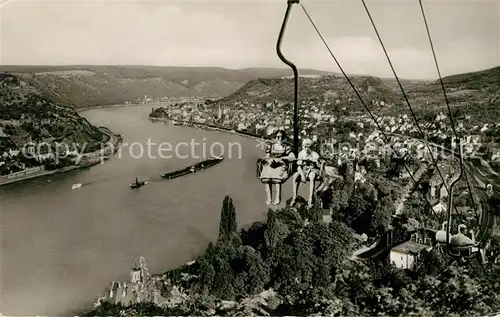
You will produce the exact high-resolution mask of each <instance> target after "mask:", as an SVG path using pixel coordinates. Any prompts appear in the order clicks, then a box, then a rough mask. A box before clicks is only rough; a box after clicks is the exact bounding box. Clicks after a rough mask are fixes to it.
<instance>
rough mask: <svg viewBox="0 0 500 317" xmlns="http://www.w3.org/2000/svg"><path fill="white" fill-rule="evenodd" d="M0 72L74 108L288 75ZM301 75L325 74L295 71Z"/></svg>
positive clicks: (71, 69)
mask: <svg viewBox="0 0 500 317" xmlns="http://www.w3.org/2000/svg"><path fill="white" fill-rule="evenodd" d="M2 69H3V72H8V73H12V74H15V75H17V76H20V77H21V78H23V80H25V81H27V82H28V83H30V84H31V85H33V86H35V87H37V88H38V89H40V90H42V91H44V93H45V94H46V95H47V96H48V97H50V98H53V99H54V100H55V101H57V102H59V103H62V104H66V105H71V106H73V107H75V108H77V109H78V108H85V107H92V106H96V105H107V104H118V103H124V102H127V101H128V102H133V101H137V100H138V99H139V98H142V97H144V96H146V95H147V96H148V97H151V98H161V97H170V98H180V97H205V98H220V97H223V96H226V95H229V94H231V93H233V92H234V91H236V90H237V89H239V88H240V87H242V86H243V85H244V84H245V83H247V82H248V81H251V80H254V79H256V78H267V77H283V76H289V75H291V74H292V72H291V70H289V69H286V68H283V69H281V68H245V69H237V70H232V69H225V68H219V67H162V66H135V65H132V66H95V65H69V66H3V67H2ZM300 73H301V75H328V74H331V73H330V72H325V71H317V70H310V69H303V70H300Z"/></svg>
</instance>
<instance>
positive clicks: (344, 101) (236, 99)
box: [218, 75, 402, 111]
mask: <svg viewBox="0 0 500 317" xmlns="http://www.w3.org/2000/svg"><path fill="white" fill-rule="evenodd" d="M352 81H353V83H354V85H355V87H356V88H357V89H358V91H359V92H360V94H361V95H362V96H363V98H364V100H365V102H366V103H367V104H369V105H370V104H372V102H376V101H378V105H379V106H381V107H384V105H385V106H388V105H395V104H397V103H398V102H400V101H401V100H402V98H401V96H400V94H398V90H397V89H396V88H395V87H394V84H393V83H392V82H391V81H387V80H382V79H379V78H376V77H369V76H359V77H353V78H352ZM299 91H300V95H299V99H300V102H301V103H302V104H320V105H324V106H326V107H329V106H331V107H334V105H341V106H342V107H346V108H348V109H349V110H350V111H364V107H363V106H362V104H361V103H360V102H359V100H358V98H357V96H356V94H355V93H354V91H353V89H352V88H351V86H350V85H349V83H348V82H347V81H346V80H345V79H344V77H342V76H340V75H329V76H322V77H318V78H301V79H300V81H299ZM293 96H294V84H293V79H292V78H271V79H256V80H252V81H250V82H248V83H247V84H245V85H244V86H243V87H241V88H240V89H239V90H237V91H236V92H235V93H233V94H231V95H229V96H226V97H224V98H222V99H219V100H218V103H222V104H229V105H230V104H235V103H244V102H248V103H256V104H262V103H267V102H273V101H275V100H276V101H280V102H293V98H294V97H293ZM381 101H383V104H382V105H381V103H380V102H381Z"/></svg>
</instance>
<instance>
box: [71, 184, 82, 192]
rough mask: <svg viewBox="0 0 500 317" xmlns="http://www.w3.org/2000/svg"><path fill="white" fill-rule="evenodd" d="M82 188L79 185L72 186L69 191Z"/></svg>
mask: <svg viewBox="0 0 500 317" xmlns="http://www.w3.org/2000/svg"><path fill="white" fill-rule="evenodd" d="M82 186H83V185H82V184H81V183H78V184H73V186H71V189H73V190H75V189H78V188H81V187H82Z"/></svg>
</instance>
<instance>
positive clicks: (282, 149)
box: [260, 130, 295, 205]
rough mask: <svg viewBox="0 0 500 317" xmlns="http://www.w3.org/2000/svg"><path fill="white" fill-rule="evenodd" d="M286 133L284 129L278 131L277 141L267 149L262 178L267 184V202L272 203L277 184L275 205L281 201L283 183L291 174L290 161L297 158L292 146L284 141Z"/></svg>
mask: <svg viewBox="0 0 500 317" xmlns="http://www.w3.org/2000/svg"><path fill="white" fill-rule="evenodd" d="M285 140H286V134H285V132H284V131H283V130H279V131H278V132H277V133H276V137H275V141H274V142H273V143H272V144H271V145H270V146H269V147H268V148H267V149H266V156H265V157H264V159H263V160H262V161H263V166H262V171H261V173H260V180H261V182H262V183H264V184H265V190H266V195H267V200H266V204H268V205H270V204H271V203H272V186H273V184H275V185H276V198H275V200H274V204H275V205H279V204H280V203H281V185H282V184H283V183H284V182H286V180H287V179H288V177H289V175H290V172H291V171H290V170H289V166H290V164H289V162H290V161H293V160H295V155H294V154H293V152H292V148H291V147H290V146H288V145H286V144H285V143H284V141H285Z"/></svg>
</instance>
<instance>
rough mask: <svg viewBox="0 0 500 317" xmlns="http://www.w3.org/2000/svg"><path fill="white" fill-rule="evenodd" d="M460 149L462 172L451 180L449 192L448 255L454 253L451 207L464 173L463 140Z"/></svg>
mask: <svg viewBox="0 0 500 317" xmlns="http://www.w3.org/2000/svg"><path fill="white" fill-rule="evenodd" d="M459 151H460V174H459V175H458V177H457V178H455V179H454V180H453V181H452V182H451V184H450V193H449V194H448V228H447V229H446V253H448V255H450V256H451V255H452V254H451V248H450V229H451V209H452V208H453V188H454V187H455V185H456V184H457V183H458V181H459V180H460V179H461V178H462V176H463V175H464V168H463V165H464V164H463V163H464V158H463V155H462V152H463V144H462V142H460V145H459Z"/></svg>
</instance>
